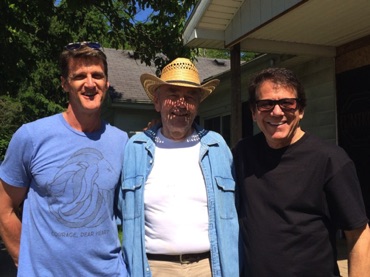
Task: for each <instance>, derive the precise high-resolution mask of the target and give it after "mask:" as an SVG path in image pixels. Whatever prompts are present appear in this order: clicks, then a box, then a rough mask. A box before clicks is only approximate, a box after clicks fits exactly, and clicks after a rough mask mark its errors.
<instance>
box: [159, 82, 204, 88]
mask: <svg viewBox="0 0 370 277" xmlns="http://www.w3.org/2000/svg"><path fill="white" fill-rule="evenodd" d="M165 82H166V83H169V84H171V83H183V84H187V85H193V86H197V87H199V86H200V84H198V83H194V82H189V81H184V80H170V81H165Z"/></svg>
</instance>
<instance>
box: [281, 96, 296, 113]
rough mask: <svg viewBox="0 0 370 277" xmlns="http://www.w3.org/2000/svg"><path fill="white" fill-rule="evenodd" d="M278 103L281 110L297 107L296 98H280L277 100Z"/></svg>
mask: <svg viewBox="0 0 370 277" xmlns="http://www.w3.org/2000/svg"><path fill="white" fill-rule="evenodd" d="M278 104H279V106H280V108H281V109H282V110H287V111H291V110H295V109H296V108H297V100H296V99H281V100H279V102H278Z"/></svg>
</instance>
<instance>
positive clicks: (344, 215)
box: [233, 68, 370, 277]
mask: <svg viewBox="0 0 370 277" xmlns="http://www.w3.org/2000/svg"><path fill="white" fill-rule="evenodd" d="M249 102H250V107H251V111H252V115H253V119H254V121H256V123H257V125H258V127H259V128H260V130H261V131H262V132H261V133H260V134H257V135H255V136H254V137H250V138H246V139H244V140H242V141H240V142H239V143H238V144H237V146H236V147H235V148H234V149H233V153H234V160H235V168H236V176H237V185H238V191H239V195H238V196H239V200H240V205H239V217H240V226H241V233H242V236H243V240H244V242H245V252H246V255H245V257H246V258H245V259H246V263H245V271H246V274H247V276H252V277H253V276H257V277H260V276H274V277H276V276H284V277H287V276H288V277H289V276H299V277H302V276H307V277H308V276H309V277H312V276H340V274H339V270H338V266H337V263H336V261H337V251H336V243H335V238H336V236H335V235H336V231H337V230H338V229H342V230H344V234H345V236H346V239H347V245H348V250H349V255H348V261H349V274H350V276H370V256H369V255H370V254H369V253H370V229H369V226H368V219H367V217H366V213H365V208H364V203H363V199H362V195H361V189H360V185H359V181H358V178H357V175H356V170H355V167H354V164H353V162H352V161H351V160H350V158H349V157H348V155H347V154H346V153H345V152H344V150H343V149H341V148H340V147H338V146H336V145H334V144H330V143H327V142H325V141H323V140H321V139H319V138H317V137H315V136H313V135H311V134H308V133H305V132H304V131H303V130H302V129H301V128H300V120H301V119H302V118H303V115H304V108H305V106H306V97H305V93H304V89H303V87H302V85H301V83H300V82H299V80H298V79H297V78H296V76H295V75H294V73H293V72H291V71H290V70H287V69H284V68H269V69H265V70H263V71H262V72H260V73H258V74H257V75H256V76H255V77H254V78H253V79H252V80H251V83H250V86H249Z"/></svg>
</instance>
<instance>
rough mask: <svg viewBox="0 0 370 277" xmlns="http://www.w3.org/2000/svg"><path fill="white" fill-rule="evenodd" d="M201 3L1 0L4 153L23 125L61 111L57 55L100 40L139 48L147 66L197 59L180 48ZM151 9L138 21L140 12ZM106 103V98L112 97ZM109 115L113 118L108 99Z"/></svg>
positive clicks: (0, 86) (0, 149)
mask: <svg viewBox="0 0 370 277" xmlns="http://www.w3.org/2000/svg"><path fill="white" fill-rule="evenodd" d="M197 1H198V0H99V1H97V0H80V1H76V0H61V1H58V2H57V3H58V4H57V5H55V0H32V1H31V0H2V1H0V15H1V16H0V51H1V53H2V55H1V56H0V96H1V101H2V105H6V106H7V110H6V115H5V111H4V113H3V114H2V119H4V118H9V120H10V121H9V120H5V121H3V120H2V121H1V122H2V123H3V124H2V125H4V126H3V129H2V130H1V137H0V158H1V155H2V153H3V150H4V149H5V148H6V146H7V143H8V141H9V139H10V137H11V134H12V133H13V132H14V131H15V130H16V129H17V128H18V127H19V126H20V125H21V124H22V123H26V122H29V121H33V120H35V119H38V118H41V117H45V116H49V115H51V114H54V113H57V112H60V111H62V110H63V109H64V108H65V107H66V105H67V98H66V95H65V93H64V92H63V91H62V89H61V87H60V77H59V75H60V73H59V66H58V60H59V54H60V52H61V50H62V49H63V47H64V45H66V44H67V43H69V42H73V41H99V42H100V43H102V45H103V46H104V47H112V48H117V49H127V47H128V45H129V47H130V49H132V50H134V52H135V53H134V56H135V58H137V59H140V60H141V61H142V62H143V63H145V64H147V65H151V64H153V63H154V64H155V66H157V67H159V68H162V67H163V66H164V65H165V64H167V63H168V62H169V61H170V60H172V59H174V58H176V57H179V56H183V57H188V58H193V57H194V56H195V54H196V53H197V52H196V51H197V50H196V49H193V50H192V49H188V48H186V47H184V46H183V42H182V37H181V35H182V33H183V29H184V26H185V22H186V18H187V15H188V14H189V12H190V10H191V9H192V7H193V6H194V5H195V4H196V3H197ZM143 10H149V11H150V13H149V14H148V16H147V17H146V18H142V19H141V20H138V19H137V18H136V15H137V13H139V12H141V11H143ZM107 100H109V99H107ZM104 105H105V106H104V115H107V116H108V117H110V116H111V114H109V113H108V112H107V111H109V109H107V106H106V105H110V103H109V101H106V102H105V103H104Z"/></svg>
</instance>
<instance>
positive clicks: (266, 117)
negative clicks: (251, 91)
mask: <svg viewBox="0 0 370 277" xmlns="http://www.w3.org/2000/svg"><path fill="white" fill-rule="evenodd" d="M256 98H257V100H265V99H270V100H279V99H283V98H297V93H296V91H295V90H294V89H292V88H290V87H286V86H282V85H279V84H276V83H273V82H272V81H270V80H266V81H264V82H263V83H261V85H259V86H258V88H257V90H256ZM303 114H304V112H303V110H300V109H299V108H297V109H296V110H295V111H283V110H282V109H281V108H280V106H279V105H275V107H274V108H273V110H272V111H262V112H261V111H259V110H258V109H252V115H253V119H254V120H255V121H256V123H257V125H258V127H259V128H260V130H261V131H262V132H263V134H264V135H265V137H266V141H267V143H268V145H269V146H270V147H271V148H275V149H277V148H282V147H285V146H288V145H290V144H293V143H295V142H296V141H298V140H299V139H300V138H301V137H302V136H303V134H304V132H303V131H302V130H301V128H300V126H299V121H300V120H301V119H302V118H303Z"/></svg>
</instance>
